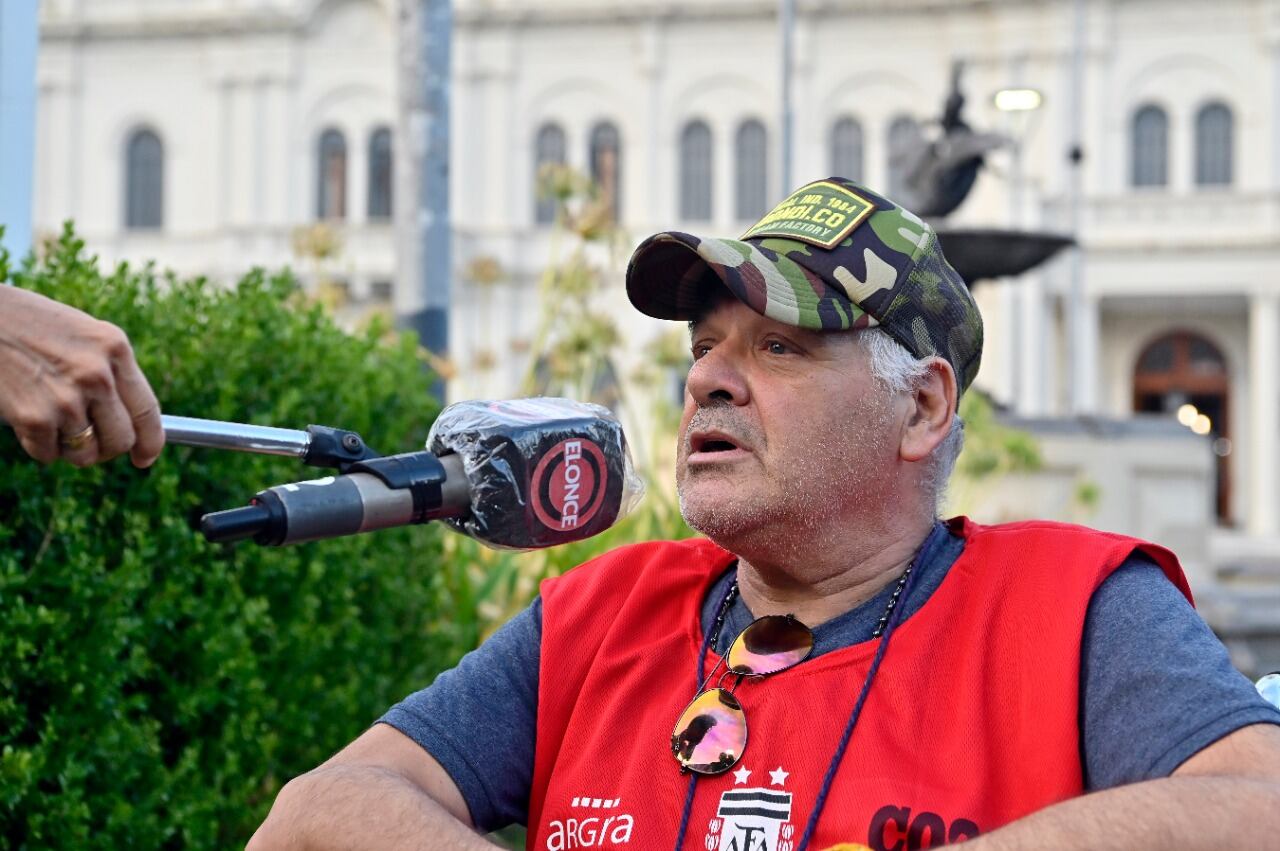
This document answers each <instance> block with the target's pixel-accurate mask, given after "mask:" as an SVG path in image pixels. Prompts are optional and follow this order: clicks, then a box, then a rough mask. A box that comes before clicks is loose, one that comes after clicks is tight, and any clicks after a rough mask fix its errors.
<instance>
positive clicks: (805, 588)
mask: <svg viewBox="0 0 1280 851" xmlns="http://www.w3.org/2000/svg"><path fill="white" fill-rule="evenodd" d="M627 289H628V294H629V295H630V298H631V300H632V302H633V303H634V304H635V305H636V306H637V307H638V308H639V309H640V310H642V311H644V312H646V313H649V314H651V315H654V316H658V317H662V318H670V319H685V320H690V329H691V346H692V352H693V356H694V364H693V366H692V367H691V369H690V371H689V376H688V383H687V391H686V398H685V409H684V416H683V419H682V422H681V428H680V436H679V440H680V444H679V457H678V462H677V483H678V489H679V494H680V500H681V508H682V511H683V513H684V516H685V518H686V519H687V520H688V521H689V523H690V524H691V525H692V526H694V527H695V528H697V529H699V530H700V531H702V532H703V533H704V534H705V535H706V536H707V539H698V540H694V541H686V542H679V543H673V542H656V543H650V544H640V545H636V546H634V547H628V548H623V549H621V550H616V551H614V552H612V553H609V554H606V555H605V556H603V557H601V558H599V559H597V560H595V561H594V562H592V563H590V564H588V565H584V566H582V567H580V568H578V569H576V570H574V571H571V572H570V573H568V574H566V575H565V576H563V577H560V578H557V579H553V580H549V581H548V582H546V583H544V585H543V588H542V596H541V598H540V599H539V600H538V601H536V602H535V603H534V605H533V606H532V607H531V608H530V609H529V610H528V611H526V612H525V613H524V614H522V615H521V616H519V617H517V618H516V619H515V620H513V621H512V622H511V623H510V624H508V625H507V626H506V627H504V629H503V630H501V631H500V632H499V633H498V634H496V635H495V636H494V637H493V638H492V639H490V641H489V642H487V643H486V644H485V645H484V646H483V647H482V648H481V649H480V650H478V651H476V652H475V653H473V654H470V655H469V656H468V657H467V658H466V659H464V660H463V662H462V663H461V664H460V665H459V667H458V668H457V669H455V670H454V671H452V672H449V673H447V674H444V675H442V676H441V677H440V678H439V679H438V680H437V681H436V683H435V684H433V685H432V686H431V687H430V688H428V689H425V690H424V691H422V692H419V693H418V694H415V695H413V696H411V697H410V698H408V699H407V700H406V701H405V702H403V703H402V704H400V705H398V706H397V707H395V708H393V709H392V710H391V711H390V712H388V714H387V715H386V716H385V718H384V719H383V723H380V724H377V725H375V726H374V727H373V728H372V729H370V730H369V731H367V732H366V733H364V734H363V735H362V736H360V737H359V738H358V739H357V740H356V741H355V742H353V743H352V744H351V745H350V746H348V747H347V748H346V749H344V750H343V751H342V752H341V753H339V754H338V755H336V756H335V757H333V758H332V759H331V760H329V761H328V762H327V763H325V764H324V765H322V766H321V767H319V768H317V769H316V770H314V771H312V772H310V773H308V774H306V775H304V776H302V777H300V778H297V779H295V780H293V781H292V782H290V783H289V784H288V785H287V786H286V787H285V789H284V790H283V791H282V792H281V794H280V796H279V798H278V799H277V801H276V804H275V806H274V808H273V810H272V812H271V814H270V816H269V817H268V819H267V821H266V822H265V823H264V824H263V826H262V828H261V829H260V830H259V832H258V834H257V835H256V836H255V837H254V840H253V841H252V842H251V843H250V847H251V848H252V849H260V848H348V847H351V848H354V847H359V848H449V849H453V848H458V849H461V848H486V847H492V846H491V845H489V844H488V843H487V841H486V840H484V839H483V838H482V837H481V836H479V835H478V833H477V832H475V831H476V830H479V831H487V830H492V829H494V828H496V827H499V826H501V825H503V824H507V823H511V822H527V823H528V825H529V846H528V847H530V848H537V849H547V850H548V851H567V849H575V848H638V849H650V848H695V847H696V848H707V849H721V851H728V849H741V851H758V850H759V849H767V851H791V849H796V851H803V849H809V848H811V849H815V850H816V849H828V848H835V847H838V848H841V849H862V848H872V849H895V850H897V849H915V848H929V847H937V846H940V845H943V844H947V843H950V842H956V841H961V840H966V841H968V842H970V843H971V846H970V847H973V848H979V849H981V848H989V849H1007V848H1081V849H1085V848H1087V849H1095V851H1096V849H1108V848H1116V849H1137V848H1152V849H1162V851H1163V850H1164V849H1171V848H1200V847H1204V848H1210V847H1212V848H1218V847H1239V848H1268V847H1270V848H1275V847H1280V846H1278V845H1277V842H1280V839H1277V837H1280V727H1278V726H1276V725H1277V724H1280V713H1277V712H1276V711H1275V710H1274V709H1273V708H1271V707H1269V706H1268V705H1267V704H1265V703H1264V702H1263V701H1261V699H1260V698H1259V697H1258V695H1257V694H1256V693H1255V692H1254V690H1253V688H1252V687H1251V686H1250V684H1249V683H1248V681H1247V680H1245V679H1244V678H1243V677H1241V676H1240V675H1239V674H1238V673H1236V672H1235V671H1234V670H1232V668H1231V666H1230V664H1229V662H1228V660H1227V657H1226V653H1225V651H1224V649H1223V648H1222V646H1221V645H1220V644H1218V643H1217V642H1216V640H1215V639H1214V638H1213V636H1212V634H1211V633H1210V632H1209V631H1208V629H1207V627H1205V625H1204V623H1203V622H1202V621H1200V620H1199V618H1198V617H1197V616H1196V615H1195V614H1194V612H1193V610H1192V609H1191V607H1190V606H1189V604H1188V602H1187V597H1186V596H1185V595H1186V593H1187V588H1186V583H1185V580H1184V578H1183V576H1182V573H1181V570H1180V568H1179V567H1178V564H1177V560H1176V559H1175V558H1174V557H1173V556H1172V554H1170V553H1169V552H1167V551H1166V550H1163V549H1161V548H1159V547H1156V546H1152V545H1150V544H1145V543H1142V542H1139V541H1134V540H1132V539H1128V538H1124V537H1121V536H1118V535H1111V534H1103V533H1098V532H1093V531H1091V530H1087V529H1082V528H1079V527H1068V526H1062V525H1058V524H1051V523H1025V524H1014V525H1010V526H997V527H986V528H984V527H980V526H976V525H975V524H972V523H970V522H968V521H965V520H963V519H960V520H955V521H951V522H950V523H945V524H944V523H941V522H939V521H938V520H937V519H936V512H937V506H938V499H939V494H940V492H941V489H942V486H943V484H944V483H945V481H946V478H947V476H948V475H949V473H950V469H951V466H952V463H953V461H954V459H955V455H956V454H957V453H958V451H959V448H960V434H961V426H960V424H959V420H958V418H957V416H956V413H955V412H956V405H957V401H958V397H959V394H960V393H961V392H963V390H964V389H966V388H967V387H968V386H969V384H970V382H971V381H972V380H973V376H974V374H975V372H976V371H977V368H978V361H979V358H980V354H981V346H982V330H981V320H980V318H979V317H978V313H977V310H976V307H975V306H974V303H973V301H972V299H971V298H970V296H969V294H968V291H967V289H966V288H965V286H964V284H963V282H962V281H960V279H959V278H958V276H957V275H956V274H955V272H954V271H953V270H952V269H951V268H950V266H948V265H947V264H946V261H945V260H944V259H943V257H942V254H941V251H940V249H939V247H938V243H937V238H936V235H935V234H934V233H933V231H932V230H931V229H930V228H929V227H928V226H927V225H925V224H924V223H923V222H922V221H920V220H919V219H918V218H916V217H915V216H913V215H912V214H910V213H909V212H907V211H906V210H903V209H901V208H898V207H896V206H895V205H894V204H893V203H892V202H891V201H889V200H888V199H886V198H884V197H882V196H880V195H877V194H875V193H872V192H870V191H869V190H867V189H865V188H864V187H861V186H859V185H857V184H854V183H852V182H849V181H846V180H842V179H839V178H831V179H830V180H827V181H819V182H817V183H814V184H810V185H808V186H805V187H803V188H801V189H800V190H798V191H797V192H795V193H793V194H792V195H791V196H790V197H789V198H788V199H787V200H786V201H784V202H783V203H782V204H780V205H779V206H778V207H777V208H776V209H775V210H774V211H772V212H771V213H769V215H767V216H765V218H764V219H762V220H761V222H759V223H757V224H756V225H755V226H754V227H752V228H751V229H750V230H748V232H747V234H746V235H745V236H744V238H743V240H740V241H738V240H719V239H702V238H698V237H693V236H690V235H687V234H676V233H668V234H658V235H657V236H654V237H652V238H650V239H649V240H647V241H646V242H645V243H643V244H642V245H641V246H640V247H639V248H638V249H637V251H636V253H635V255H634V256H633V258H632V261H631V264H630V267H629V269H628V273H627ZM756 618H760V620H759V621H754V619H756ZM748 624H750V626H749V627H748ZM804 625H807V626H808V628H806V627H805V626H804ZM809 628H811V629H812V632H810V629H809ZM739 633H741V636H740V637H739V638H738V639H737V640H733V636H735V635H739ZM810 644H811V645H812V649H811V651H810V650H809V647H810ZM722 653H725V654H727V655H728V657H729V661H728V662H727V663H723V664H722V663H721V661H720V655H719V654H722ZM806 654H807V658H805V657H806ZM725 664H732V665H736V666H740V667H735V668H734V670H735V671H747V670H750V671H754V672H755V673H763V674H765V675H764V676H761V677H759V678H756V677H750V678H748V677H745V676H737V675H736V674H734V673H729V674H726V673H725V670H724V665H725ZM771 671H772V673H770V672H771ZM695 695H697V697H696V698H695ZM691 701H692V702H691ZM677 719H678V720H677ZM748 722H749V723H748ZM748 726H749V735H748V733H747V728H748ZM682 769H688V770H690V773H685V772H684V771H682ZM1085 792H1095V794H1089V795H1085V794H1083V793H1085Z"/></svg>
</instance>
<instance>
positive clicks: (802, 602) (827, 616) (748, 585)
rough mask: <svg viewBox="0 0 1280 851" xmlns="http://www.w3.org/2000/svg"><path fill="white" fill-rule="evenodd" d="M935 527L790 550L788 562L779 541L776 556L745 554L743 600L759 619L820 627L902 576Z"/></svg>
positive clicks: (882, 532)
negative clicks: (792, 617)
mask: <svg viewBox="0 0 1280 851" xmlns="http://www.w3.org/2000/svg"><path fill="white" fill-rule="evenodd" d="M932 528H933V520H932V519H931V518H930V519H927V520H924V521H922V522H919V523H914V524H911V525H910V526H909V527H906V528H900V529H896V530H879V531H878V532H876V533H875V534H869V533H863V535H861V536H859V539H858V540H856V541H846V543H845V544H844V545H843V546H830V545H826V546H816V547H815V546H804V547H800V546H797V547H789V548H786V549H787V550H790V551H788V552H784V553H783V555H782V558H777V557H776V552H777V550H778V549H779V548H778V547H777V542H776V541H775V542H774V546H773V547H772V548H771V552H770V557H764V556H763V555H762V554H760V553H754V554H751V553H741V552H740V553H739V554H738V555H739V559H738V588H739V591H740V592H741V594H742V601H743V602H744V603H746V605H747V608H748V609H750V610H751V613H752V614H753V615H755V616H756V617H763V616H764V615H786V614H792V615H795V616H796V618H798V619H799V620H800V621H801V622H802V623H804V624H806V625H807V626H810V627H816V626H818V625H819V624H821V623H824V622H826V621H828V620H831V619H832V618H834V617H836V616H838V615H842V614H844V613H845V612H847V611H851V610H852V609H854V608H856V607H857V606H858V605H859V604H861V603H863V602H865V601H867V600H869V599H871V598H872V597H874V596H875V595H876V594H877V593H878V592H879V591H880V589H881V588H884V587H885V586H886V585H888V584H889V583H890V582H893V581H894V580H896V579H897V578H898V577H900V576H901V575H902V573H903V571H905V570H906V569H907V566H908V565H909V564H911V560H912V559H913V558H914V557H915V555H916V553H917V552H918V551H919V549H920V547H921V546H922V545H923V544H924V541H925V539H926V538H927V537H928V535H929V531H930V530H931V529H932ZM809 543H811V544H812V543H817V542H816V541H811V542H809Z"/></svg>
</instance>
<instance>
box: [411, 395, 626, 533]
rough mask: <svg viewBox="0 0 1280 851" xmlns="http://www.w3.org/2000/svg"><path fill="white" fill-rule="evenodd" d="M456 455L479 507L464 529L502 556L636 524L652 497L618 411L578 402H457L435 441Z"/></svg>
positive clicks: (436, 429) (458, 520)
mask: <svg viewBox="0 0 1280 851" xmlns="http://www.w3.org/2000/svg"><path fill="white" fill-rule="evenodd" d="M427 449H429V450H430V451H431V452H434V453H436V454H437V455H440V454H444V453H450V452H452V453H456V454H458V455H460V456H461V457H462V461H463V468H464V470H465V471H466V474H467V479H468V481H469V482H470V487H471V509H470V511H469V512H467V513H466V514H463V515H461V516H459V517H454V518H448V519H445V520H444V521H443V522H445V523H448V524H449V525H450V526H452V527H453V528H454V529H456V530H457V531H459V532H461V533H463V534H464V535H467V536H469V537H472V538H475V539H476V540H478V541H481V542H482V543H485V544H488V545H489V546H492V547H497V548H500V549H533V548H538V547H552V546H556V545H557V544H564V543H568V542H570V541H577V540H581V539H583V538H589V537H591V536H592V535H596V534H598V533H600V532H603V531H604V530H605V529H607V528H609V527H610V526H612V525H613V524H614V523H615V522H616V521H617V520H619V519H620V518H621V517H624V516H626V515H627V514H628V513H629V512H630V511H631V509H632V508H634V507H635V505H636V503H638V502H639V501H640V498H641V496H643V494H644V484H643V482H642V481H641V480H640V477H639V476H638V475H637V474H636V472H635V468H634V467H633V465H632V463H631V456H630V453H629V451H628V449H627V442H626V438H625V436H624V435H623V433H622V426H621V424H620V423H619V422H618V420H617V418H616V417H615V416H614V415H613V413H612V412H610V411H609V409H607V408H604V407H601V406H600V405H592V404H588V403H585V402H576V401H574V400H571V399H556V398H547V397H543V398H534V399H512V400H500V401H482V400H477V401H470V402H457V403H455V404H452V405H450V406H449V407H447V408H446V409H445V410H444V411H442V412H441V413H440V416H439V417H438V418H437V419H436V422H435V424H434V425H433V426H432V427H431V433H430V434H429V435H428V437H427Z"/></svg>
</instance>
